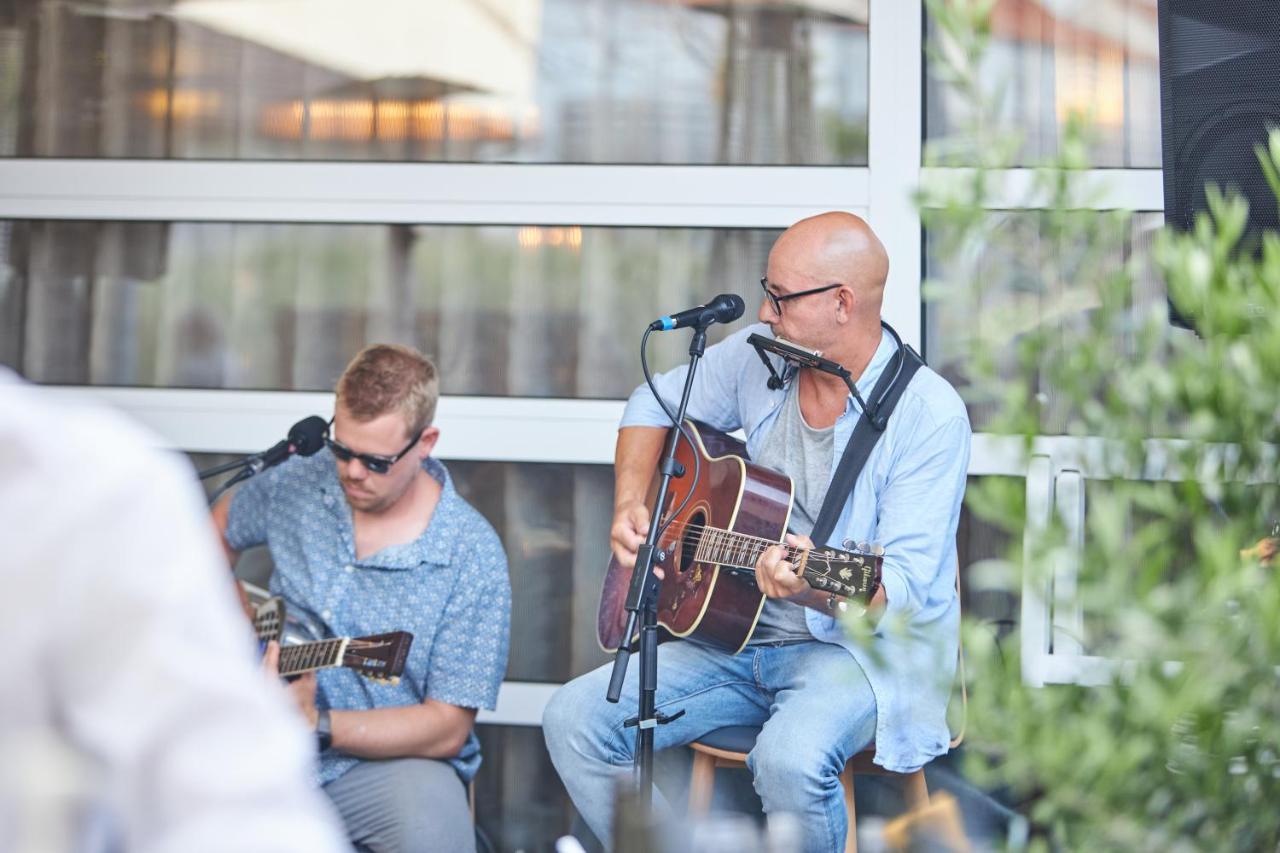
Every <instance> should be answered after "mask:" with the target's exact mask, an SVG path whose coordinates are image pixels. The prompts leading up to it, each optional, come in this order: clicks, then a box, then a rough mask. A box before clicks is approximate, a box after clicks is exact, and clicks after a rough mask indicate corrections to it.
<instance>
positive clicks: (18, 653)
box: [0, 368, 349, 853]
mask: <svg viewBox="0 0 1280 853" xmlns="http://www.w3.org/2000/svg"><path fill="white" fill-rule="evenodd" d="M156 443H157V442H156V440H155V439H154V438H152V437H150V436H148V435H147V434H146V433H144V432H142V431H141V430H138V429H137V428H135V427H133V426H131V425H129V424H128V423H127V422H126V421H125V420H124V418H123V417H121V416H119V415H116V414H112V413H110V412H108V411H105V410H100V409H96V408H92V407H90V406H88V405H84V404H80V403H71V402H67V401H65V400H64V399H62V398H58V397H54V396H53V395H51V394H50V392H48V391H47V390H43V389H40V388H37V387H35V386H32V385H28V384H26V383H24V382H22V381H20V380H19V379H18V378H17V377H16V376H14V374H12V373H10V372H8V371H6V370H4V369H2V368H0V533H2V534H3V535H2V536H0V538H2V539H3V542H4V546H3V550H2V551H0V582H2V583H3V594H0V645H2V647H3V648H4V654H3V655H0V685H2V687H0V850H5V851H23V853H25V851H28V850H36V849H39V850H41V851H42V853H45V851H47V853H62V850H60V849H58V847H59V846H62V847H64V849H73V850H76V851H85V850H111V851H115V850H127V851H182V853H199V851H268V850H269V851H294V850H296V851H308V853H323V852H324V851H337V850H348V849H349V848H348V847H347V846H346V843H345V841H344V840H343V839H344V834H343V833H342V830H341V827H340V825H339V823H338V822H337V818H336V816H335V815H334V814H333V813H332V811H331V808H330V807H329V805H328V803H327V802H326V801H325V798H324V797H323V796H322V795H321V794H320V793H319V792H318V791H316V789H315V786H314V785H313V784H312V783H311V779H310V776H311V771H312V762H313V761H314V755H315V749H314V737H313V736H312V734H311V733H310V732H308V731H306V729H305V728H304V727H303V725H302V723H301V722H300V720H299V718H298V716H297V714H296V712H295V711H294V710H293V708H292V703H291V701H290V699H289V697H288V696H287V694H286V693H285V691H284V690H283V689H281V688H280V687H279V686H278V685H277V684H276V683H275V682H273V681H272V680H270V679H268V678H267V676H266V675H265V674H264V673H263V672H262V671H261V669H260V667H259V665H258V663H257V655H256V654H255V648H254V641H253V637H252V633H251V632H250V631H249V630H248V627H247V625H246V623H245V620H244V614H243V613H242V612H241V610H240V608H239V607H238V606H237V603H236V600H235V594H234V591H233V588H232V585H231V584H230V583H228V581H227V576H226V565H225V560H224V558H223V557H222V554H221V550H220V549H219V546H218V543H217V540H216V538H215V534H214V531H213V530H212V528H211V527H210V525H209V522H208V514H207V511H206V510H205V508H204V504H203V501H202V500H201V495H200V491H199V489H198V487H197V486H196V484H195V481H194V478H193V476H192V473H191V471H190V470H189V469H188V468H187V467H186V466H185V465H184V464H183V462H182V461H181V459H180V458H178V457H177V456H175V455H170V454H168V453H166V452H164V451H160V450H153V449H150V446H154V445H155V444H156ZM41 792H43V794H42V793H41ZM42 797H43V801H42ZM58 797H62V798H64V799H65V802H62V803H58V802H53V800H55V799H57V798H58ZM86 815H88V816H90V817H89V818H87V819H86ZM51 847H52V849H50V848H51Z"/></svg>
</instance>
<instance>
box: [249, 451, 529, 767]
mask: <svg viewBox="0 0 1280 853" xmlns="http://www.w3.org/2000/svg"><path fill="white" fill-rule="evenodd" d="M423 468H425V469H426V471H427V472H428V473H429V474H430V475H431V476H432V477H434V478H435V479H436V480H438V481H439V482H440V484H441V486H442V491H441V494H440V501H439V503H438V504H437V505H436V508H435V512H434V513H433V514H432V516H431V521H430V523H429V524H428V525H427V529H426V530H425V531H423V533H422V535H421V536H419V537H418V538H417V539H415V540H414V541H412V542H407V543H405V544H402V545H392V546H389V547H387V548H384V549H382V550H381V551H379V552H378V553H376V554H373V555H371V556H368V557H365V558H364V559H360V560H357V559H356V556H355V553H356V551H355V531H354V527H353V525H352V521H351V508H350V507H349V506H348V504H347V501H346V498H345V496H344V495H343V493H342V487H341V485H340V484H339V483H338V476H337V471H336V469H335V466H334V461H333V456H332V455H331V454H330V453H329V451H328V450H327V449H326V450H323V451H321V452H320V453H317V454H316V455H315V456H312V457H310V458H306V459H304V458H301V457H294V458H293V459H290V460H289V461H288V462H286V463H284V464H283V465H280V466H279V467H277V468H273V469H271V470H269V471H267V472H265V473H263V474H260V475H259V476H257V477H255V478H253V479H252V480H250V481H248V482H247V483H246V484H245V485H244V486H242V487H241V488H240V490H239V491H238V492H237V493H236V495H235V497H234V498H233V500H232V502H231V512H230V515H229V518H228V522H227V532H226V538H227V542H228V543H229V544H230V545H231V547H232V548H235V549H236V550H238V551H239V550H244V549H245V548H249V547H251V546H254V545H261V544H266V545H267V546H268V548H270V550H271V558H272V561H273V562H274V563H275V571H274V573H273V574H272V576H271V592H272V593H273V594H275V595H279V596H281V597H282V598H283V599H284V601H285V605H286V607H287V608H288V612H291V613H296V614H299V615H301V616H303V617H305V618H307V619H311V620H314V621H315V623H316V624H318V625H319V626H321V628H322V629H323V630H324V631H325V632H326V633H327V634H328V635H329V636H335V637H359V636H365V635H368V634H382V633H386V632H387V631H409V632H410V633H412V634H413V645H412V647H411V649H410V652H409V657H408V660H407V661H406V663H405V669H404V675H403V676H402V677H401V679H400V683H399V684H397V685H391V684H378V683H375V682H373V681H369V680H368V679H365V678H362V677H361V676H359V675H357V674H356V673H355V672H354V671H352V670H350V669H345V668H343V669H327V670H322V671H321V672H319V673H317V678H318V682H319V689H318V695H317V704H319V705H320V706H322V707H329V708H332V709H334V710H367V709H371V708H387V707H392V706H397V705H412V704H416V703H419V702H422V701H423V700H424V699H435V700H437V701H439V702H447V703H449V704H450V705H457V706H459V707H462V708H477V709H479V708H489V709H492V708H493V707H494V704H495V703H496V702H497V699H498V687H499V685H500V684H501V683H502V678H503V675H504V674H505V672H506V668H507V647H508V641H509V633H510V626H511V582H510V579H509V578H508V575H507V558H506V554H505V553H504V552H503V550H502V543H501V542H500V541H499V540H498V535H497V534H496V533H495V532H494V530H493V527H492V526H491V525H490V524H489V522H487V521H486V520H485V519H484V517H483V516H481V515H480V513H479V512H477V511H476V510H475V509H474V508H473V507H472V506H471V505H470V504H468V503H467V502H466V501H465V500H463V499H462V498H461V497H460V496H459V495H458V493H457V491H455V490H454V487H453V481H452V480H451V478H450V477H449V472H448V471H447V470H446V469H445V467H444V465H442V464H441V463H440V462H438V461H436V460H435V459H430V458H428V459H427V460H426V461H425V462H424V463H423ZM359 760H360V759H358V758H355V757H352V756H350V755H344V754H342V753H340V752H337V751H335V750H332V749H329V750H326V751H325V752H324V753H323V754H322V755H321V756H320V767H319V774H320V784H322V785H324V784H328V783H329V782H332V781H333V780H334V779H337V778H338V777H339V776H341V775H342V774H343V773H345V772H346V771H348V770H350V769H351V768H352V767H354V766H355V765H356V763H357V762H358V761H359ZM449 763H450V764H452V765H453V767H454V768H455V769H456V770H457V771H458V775H459V776H461V777H462V778H463V779H464V780H467V781H469V780H470V779H471V778H472V777H473V776H475V773H476V769H477V768H478V767H479V766H480V743H479V741H478V740H477V739H476V736H475V733H474V732H472V733H471V735H470V736H469V737H468V738H467V743H466V745H465V746H463V748H462V751H461V752H460V753H459V754H458V755H457V757H455V758H452V759H450V761H449Z"/></svg>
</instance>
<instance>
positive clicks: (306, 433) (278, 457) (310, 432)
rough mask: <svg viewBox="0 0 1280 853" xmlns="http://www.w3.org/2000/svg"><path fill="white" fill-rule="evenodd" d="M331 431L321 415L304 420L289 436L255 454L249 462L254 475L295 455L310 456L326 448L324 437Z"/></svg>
mask: <svg viewBox="0 0 1280 853" xmlns="http://www.w3.org/2000/svg"><path fill="white" fill-rule="evenodd" d="M328 431H329V422H328V421H326V420H325V419H324V418H322V417H320V416H319V415H311V416H310V417H306V418H303V419H302V420H300V421H298V422H297V423H296V424H294V425H293V426H292V427H290V428H289V436H288V438H286V439H284V440H283V441H277V442H276V443H275V444H273V445H272V446H271V447H269V448H268V449H266V450H264V451H263V452H261V453H255V454H254V455H253V456H250V457H249V459H248V460H247V464H248V465H249V467H250V468H251V469H253V473H255V474H257V473H259V472H261V471H264V470H266V469H267V468H270V467H272V466H274V465H279V464H280V463H281V462H283V461H284V460H286V459H288V458H289V457H290V456H292V455H294V454H295V453H296V454H298V455H299V456H310V455H311V454H313V453H316V452H317V451H319V450H320V448H322V447H324V437H325V434H326V433H327V432H328Z"/></svg>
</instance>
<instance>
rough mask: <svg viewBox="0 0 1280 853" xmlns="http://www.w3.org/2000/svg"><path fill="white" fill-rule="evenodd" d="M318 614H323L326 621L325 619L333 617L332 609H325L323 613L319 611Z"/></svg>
mask: <svg viewBox="0 0 1280 853" xmlns="http://www.w3.org/2000/svg"><path fill="white" fill-rule="evenodd" d="M320 615H321V616H323V617H324V618H325V620H326V621H327V620H329V619H332V618H333V612H332V611H330V610H326V611H324V612H323V613H321V614H320Z"/></svg>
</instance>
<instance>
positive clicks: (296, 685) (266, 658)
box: [262, 640, 320, 729]
mask: <svg viewBox="0 0 1280 853" xmlns="http://www.w3.org/2000/svg"><path fill="white" fill-rule="evenodd" d="M262 671H263V672H264V673H265V674H266V675H267V676H268V677H270V678H272V679H276V678H279V677H280V644H279V643H277V642H276V641H275V640H272V641H271V642H269V643H267V651H266V654H264V655H263V656H262ZM285 689H286V690H288V691H289V695H290V696H292V697H293V701H294V702H296V703H297V705H298V710H300V711H301V712H302V716H303V717H304V718H305V719H306V721H307V727H308V728H310V729H315V727H316V719H317V718H318V717H319V713H320V712H319V711H318V710H316V674H315V673H314V672H308V673H307V674H306V675H303V676H301V677H300V678H295V679H294V680H293V681H291V682H289V683H288V684H286V685H285Z"/></svg>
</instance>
